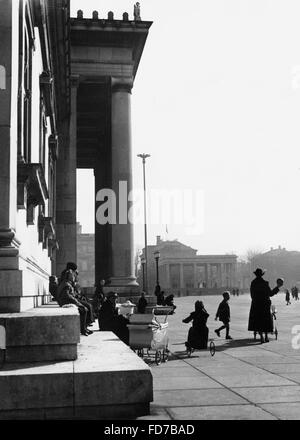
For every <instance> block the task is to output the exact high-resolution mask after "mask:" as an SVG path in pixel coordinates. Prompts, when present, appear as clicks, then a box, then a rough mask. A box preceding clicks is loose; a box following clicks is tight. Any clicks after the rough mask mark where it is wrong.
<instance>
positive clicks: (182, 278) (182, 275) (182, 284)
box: [180, 264, 185, 289]
mask: <svg viewBox="0 0 300 440" xmlns="http://www.w3.org/2000/svg"><path fill="white" fill-rule="evenodd" d="M180 288H181V289H184V288H185V285H184V274H183V264H180Z"/></svg>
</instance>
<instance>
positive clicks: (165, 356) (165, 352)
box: [162, 349, 169, 362]
mask: <svg viewBox="0 0 300 440" xmlns="http://www.w3.org/2000/svg"><path fill="white" fill-rule="evenodd" d="M168 359H169V350H168V349H165V350H163V352H162V360H163V362H168Z"/></svg>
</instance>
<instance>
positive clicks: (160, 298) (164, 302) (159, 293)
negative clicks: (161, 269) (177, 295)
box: [154, 284, 177, 313]
mask: <svg viewBox="0 0 300 440" xmlns="http://www.w3.org/2000/svg"><path fill="white" fill-rule="evenodd" d="M154 295H155V296H156V303H157V305H158V306H169V307H171V308H173V310H172V312H171V313H174V312H175V309H176V307H177V306H175V304H174V295H173V294H170V295H168V296H167V297H166V298H165V292H164V291H163V290H161V288H160V285H159V284H157V285H156V287H155V291H154Z"/></svg>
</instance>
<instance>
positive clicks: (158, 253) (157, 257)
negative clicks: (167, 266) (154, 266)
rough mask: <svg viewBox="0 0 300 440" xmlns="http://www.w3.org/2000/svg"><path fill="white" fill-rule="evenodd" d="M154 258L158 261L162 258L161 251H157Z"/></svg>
mask: <svg viewBox="0 0 300 440" xmlns="http://www.w3.org/2000/svg"><path fill="white" fill-rule="evenodd" d="M154 257H155V259H156V260H158V259H159V257H160V252H159V251H155V252H154Z"/></svg>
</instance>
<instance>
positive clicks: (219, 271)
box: [218, 263, 222, 287]
mask: <svg viewBox="0 0 300 440" xmlns="http://www.w3.org/2000/svg"><path fill="white" fill-rule="evenodd" d="M218 287H222V266H221V263H219V264H218Z"/></svg>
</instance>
